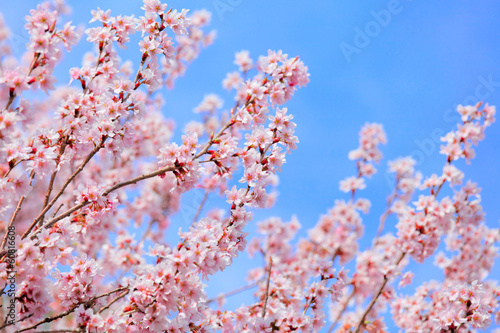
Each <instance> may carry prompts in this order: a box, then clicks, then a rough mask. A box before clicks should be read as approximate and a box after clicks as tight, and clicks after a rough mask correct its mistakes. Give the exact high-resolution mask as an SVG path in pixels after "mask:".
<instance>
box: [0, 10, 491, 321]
mask: <svg viewBox="0 0 500 333" xmlns="http://www.w3.org/2000/svg"><path fill="white" fill-rule="evenodd" d="M390 2H391V1H380V0H371V1H308V2H304V1H290V0H289V1H284V0H277V1H262V0H260V1H257V0H254V1H251V0H232V1H229V0H220V1H212V0H204V1H201V0H197V1H180V0H177V1H170V2H168V4H169V5H170V6H173V7H174V8H177V9H181V8H184V7H185V8H190V9H201V8H206V9H207V10H210V11H212V12H213V14H214V15H213V22H212V27H213V28H214V29H216V30H217V34H218V36H217V39H216V41H215V44H214V45H212V46H210V47H209V48H208V49H206V50H205V51H203V53H202V54H201V57H200V58H199V59H197V60H196V61H195V62H194V63H193V64H192V65H191V67H190V68H189V70H188V73H187V74H186V75H185V77H184V78H181V79H179V80H178V81H177V83H176V88H175V89H174V90H173V91H171V92H167V93H166V94H165V96H166V98H167V105H166V107H165V109H164V113H165V114H166V115H167V116H169V117H173V118H174V119H176V120H177V122H178V128H179V129H181V128H183V126H184V124H186V123H187V121H188V120H190V119H191V118H192V117H193V114H192V112H191V110H192V109H193V108H194V107H195V106H196V105H197V104H198V103H199V101H201V99H202V98H203V95H204V94H206V93H210V92H214V93H219V94H220V95H221V96H223V97H225V98H226V106H229V105H231V101H232V96H230V95H228V94H226V93H224V92H223V91H222V87H221V80H222V79H223V78H224V77H225V74H226V73H227V72H228V71H233V70H235V66H234V65H233V64H232V61H233V57H234V53H235V52H236V51H239V50H242V49H247V50H249V51H250V54H251V55H252V56H253V57H254V59H255V58H256V57H257V56H258V55H260V54H266V53H267V50H268V49H276V50H277V49H282V50H283V51H284V52H286V53H288V54H289V55H291V56H295V55H300V56H301V58H302V60H303V61H304V62H305V63H306V65H307V66H308V67H309V70H310V74H311V77H310V79H311V82H310V84H309V85H308V86H307V87H306V88H304V89H302V90H300V91H299V92H298V93H297V94H296V95H295V96H294V97H293V99H292V101H291V102H290V103H288V105H287V106H288V108H289V110H290V112H291V113H293V114H294V116H295V121H296V123H297V124H298V128H297V135H298V137H299V139H300V145H299V146H298V149H297V151H294V152H293V154H292V155H291V156H289V157H288V158H287V162H288V163H287V165H286V166H285V167H284V168H283V173H282V174H281V176H280V179H281V184H280V187H279V191H280V196H279V200H278V202H277V204H276V206H275V207H274V208H273V209H272V210H267V211H258V212H256V214H255V221H258V220H262V219H264V218H266V217H269V216H281V217H282V218H283V219H284V220H286V221H288V220H289V219H290V217H291V216H292V215H293V214H296V215H297V217H298V218H299V220H300V222H301V223H302V225H303V229H302V231H301V232H302V236H303V235H305V230H307V229H309V228H310V227H312V226H313V225H314V224H315V223H316V221H317V220H318V217H319V216H320V215H321V214H323V213H325V212H326V211H327V209H328V208H330V207H331V206H332V205H333V202H334V200H335V199H338V198H345V196H344V195H343V194H342V193H341V192H340V191H339V189H338V182H339V181H340V180H341V179H343V178H344V177H346V176H349V175H353V174H354V172H355V170H354V165H353V163H352V162H351V161H349V160H348V159H347V153H348V151H349V150H351V149H353V148H355V147H356V146H357V142H358V135H357V133H358V131H359V129H360V127H361V126H362V125H363V124H364V123H365V122H379V123H382V124H383V125H384V128H385V130H386V132H387V135H388V139H389V143H388V144H387V145H386V146H384V147H383V153H384V156H385V159H384V160H383V162H382V163H381V165H379V168H378V169H379V173H378V174H377V175H376V176H375V177H374V178H373V179H370V180H369V181H368V182H367V184H368V187H367V189H366V190H364V191H363V192H362V193H361V196H363V197H367V198H369V199H371V200H372V204H373V207H372V211H371V214H370V215H369V216H368V217H367V218H366V219H365V224H366V234H367V235H370V234H373V233H374V232H375V231H376V228H377V226H378V218H379V216H380V215H381V214H382V212H383V210H384V209H385V198H386V196H387V195H388V194H389V192H390V190H391V185H392V183H390V182H388V180H387V177H386V176H387V173H386V172H385V170H386V169H387V161H388V160H390V159H394V158H397V157H399V156H407V155H413V157H414V158H415V159H417V160H418V162H419V164H418V169H420V170H421V171H422V172H423V173H424V175H430V174H431V173H433V172H436V173H439V172H440V170H441V167H442V165H443V163H444V158H443V156H442V155H440V154H439V144H440V143H439V142H435V141H433V136H432V133H433V132H434V131H441V132H442V133H445V132H448V131H449V130H452V129H453V128H455V126H456V121H457V117H456V116H455V113H454V109H455V108H456V105H458V104H462V103H473V102H475V101H477V100H478V99H483V100H485V101H486V102H489V103H490V104H493V105H498V106H500V22H499V20H498V13H499V12H500V3H498V2H497V1H492V0H489V1H474V2H473V1H466V0H440V1H431V2H430V1H417V0H413V1H410V0H401V1H399V6H397V13H394V14H392V15H391V18H390V20H389V22H388V24H385V26H380V25H378V27H379V29H377V24H376V23H375V22H376V20H375V17H374V13H378V12H380V11H381V10H387V9H388V8H389V7H390V5H389V3H390ZM36 3H37V1H33V0H25V1H17V2H10V1H5V0H2V1H1V2H0V10H1V12H2V13H3V14H4V17H5V19H6V21H7V22H8V24H9V26H10V27H11V28H12V31H13V32H14V33H15V34H16V35H17V37H16V38H17V41H20V42H16V45H17V47H18V48H20V47H22V46H23V44H25V42H26V40H23V38H25V37H23V36H26V33H25V32H24V29H23V28H22V26H23V25H24V20H23V19H22V18H23V17H24V15H25V14H27V13H28V10H29V8H31V7H33V6H34V5H35V4H36ZM231 3H232V4H231ZM69 4H70V5H71V6H72V7H73V9H74V11H73V14H72V15H71V17H70V19H71V20H72V21H73V22H75V23H77V24H80V23H81V24H84V25H86V26H87V25H88V24H87V22H88V21H89V20H90V18H91V16H90V10H91V9H94V8H96V7H97V6H100V7H101V8H106V9H107V8H111V9H112V14H115V15H118V14H132V13H134V14H136V16H138V15H140V13H141V10H140V6H141V2H140V1H69ZM221 4H222V5H224V4H225V5H226V7H225V10H223V11H221V10H219V11H217V5H221ZM367 28H368V29H372V30H370V31H369V33H370V34H371V36H369V37H368V41H366V40H365V41H364V44H363V43H360V42H363V41H360V40H357V41H356V35H357V34H358V33H357V31H358V29H359V30H362V31H364V30H366V29H367ZM342 43H346V44H350V45H351V46H353V47H357V48H358V50H357V51H359V52H358V53H353V54H351V56H349V57H346V55H345V54H344V53H343V51H342V49H341V45H346V44H342ZM89 49H90V45H89V44H88V43H87V42H85V41H83V40H82V41H81V42H80V44H79V46H78V47H75V51H76V52H73V53H72V55H71V56H66V58H65V61H64V63H63V65H62V66H60V67H59V68H58V74H59V75H60V76H59V77H60V78H61V81H62V82H67V81H66V80H67V74H66V73H67V70H68V69H69V68H70V67H72V66H74V65H75V63H76V62H78V63H79V62H80V59H81V55H82V54H83V52H85V51H88V50H89ZM124 54H126V56H125V57H126V58H129V59H131V60H133V61H134V62H135V63H136V66H137V59H138V58H139V53H138V51H137V49H135V48H133V47H132V46H130V47H129V50H128V51H127V53H124ZM488 81H492V82H493V83H492V84H491V83H490V84H488V83H485V82H488ZM178 134H179V133H177V135H178ZM424 142H425V144H423V143H424ZM499 143H500V124H498V123H495V124H493V126H492V127H490V128H489V129H488V130H487V132H486V140H485V141H483V142H481V143H480V145H479V147H478V148H477V150H476V152H477V157H476V158H475V159H474V160H473V162H472V164H471V165H470V166H467V165H465V163H459V164H458V165H459V167H460V168H461V169H462V170H463V171H465V173H466V179H471V180H472V181H474V182H477V183H479V185H480V187H482V188H483V192H482V198H483V201H482V203H483V207H484V211H485V212H486V219H487V223H488V225H489V226H490V227H498V224H499V220H500V202H499V196H498V188H500V167H499V164H500V156H499V154H498V144H499ZM193 200H195V199H193V198H192V197H187V198H186V202H187V204H188V205H189V202H193ZM218 203H219V200H217V199H214V198H211V200H210V201H209V206H214V205H216V204H218ZM222 207H224V208H226V207H225V206H222ZM393 222H394V221H393ZM187 225H188V223H186V218H185V217H182V216H179V217H178V218H177V219H176V222H175V223H174V226H173V229H172V232H174V231H176V230H177V229H178V227H179V226H183V227H184V229H185V228H186V227H187ZM254 229H255V228H254V224H253V225H251V226H249V228H248V230H249V231H252V230H254ZM368 244H369V237H365V239H363V243H362V248H365V247H366V246H368ZM428 261H429V263H427V264H425V265H423V266H422V265H418V266H417V265H415V266H414V267H413V270H414V272H415V273H416V275H417V278H416V279H415V281H417V282H421V281H424V280H428V279H430V278H439V277H440V272H439V270H437V269H435V268H432V259H430V260H428ZM258 264H260V261H258V260H257V261H252V262H249V261H248V260H247V259H246V255H242V256H240V258H238V260H237V261H236V263H235V266H234V267H231V268H230V269H229V270H228V273H229V275H224V274H218V275H216V276H215V277H214V278H213V280H212V281H213V282H211V283H210V294H211V295H216V294H217V293H219V292H222V291H225V290H228V288H229V287H228V286H234V287H238V286H241V285H242V284H244V281H243V279H244V272H245V271H246V269H247V268H248V267H251V266H255V265H258ZM228 276H229V277H230V278H228ZM495 276H496V277H497V278H498V277H500V270H499V269H498V265H497V266H496V267H495V268H494V272H493V273H492V277H495ZM247 294H248V295H249V293H247ZM248 295H247V296H245V295H243V296H241V297H234V298H233V299H231V300H230V301H229V303H228V304H229V305H230V306H237V305H239V304H241V302H243V301H245V300H248ZM387 317H390V315H389V314H387V315H386V318H387Z"/></svg>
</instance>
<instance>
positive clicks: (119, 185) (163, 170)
mask: <svg viewBox="0 0 500 333" xmlns="http://www.w3.org/2000/svg"><path fill="white" fill-rule="evenodd" d="M179 168H180V167H177V166H172V165H169V166H166V167H164V168H161V169H158V170H156V171H153V172H151V173H147V174H143V175H140V176H137V177H135V178H132V179H130V180H127V181H123V182H120V183H116V184H115V185H113V186H111V187H110V188H108V189H107V190H105V191H104V192H103V194H102V195H103V196H108V195H109V194H110V193H111V192H113V191H116V190H117V189H119V188H122V187H124V186H127V185H130V184H136V183H137V182H138V181H141V180H144V179H147V178H152V177H156V176H158V175H161V174H164V173H166V172H169V171H173V170H176V169H179ZM91 203H92V202H91V201H86V202H82V203H79V204H77V205H75V206H73V207H72V208H70V209H68V210H67V211H66V212H64V213H62V214H61V215H58V216H56V217H54V218H53V219H51V220H50V221H48V222H47V223H46V224H44V225H43V226H42V227H40V228H39V229H38V230H37V231H35V232H34V233H33V235H32V237H33V236H35V235H37V234H38V233H39V232H40V231H41V230H42V229H44V228H50V227H52V226H53V225H54V224H55V223H56V222H57V221H60V220H62V219H63V218H65V217H67V216H70V215H71V214H72V213H73V212H75V211H77V210H78V209H80V208H82V207H85V206H87V205H89V204H91Z"/></svg>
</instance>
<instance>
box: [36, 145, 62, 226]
mask: <svg viewBox="0 0 500 333" xmlns="http://www.w3.org/2000/svg"><path fill="white" fill-rule="evenodd" d="M61 140H62V141H61V146H60V147H59V155H58V156H57V160H58V161H59V160H60V158H61V156H62V155H63V154H64V151H65V150H66V145H67V142H68V140H67V136H63V137H62V138H61ZM58 163H59V162H58ZM57 169H58V168H57V167H56V169H55V170H54V172H53V173H52V175H51V176H50V180H49V187H48V188H47V193H45V200H44V201H43V206H42V209H44V208H45V207H47V205H48V203H49V200H50V194H51V193H52V189H53V188H54V181H55V179H56V175H57ZM44 218H45V214H44V215H42V217H41V218H40V224H42V223H43V219H44Z"/></svg>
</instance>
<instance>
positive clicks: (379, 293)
mask: <svg viewBox="0 0 500 333" xmlns="http://www.w3.org/2000/svg"><path fill="white" fill-rule="evenodd" d="M405 256H406V253H405V252H402V253H401V255H400V256H399V258H398V260H397V261H396V266H397V265H399V263H400V262H401V261H402V260H403V258H404V257H405ZM387 282H389V278H388V277H387V275H385V276H384V282H382V285H381V286H380V288H379V290H378V292H377V294H376V295H375V297H373V298H372V300H371V302H370V304H369V305H368V307H367V308H366V310H365V312H363V316H361V319H360V321H359V322H358V326H357V327H356V329H355V330H354V333H359V332H360V331H361V327H363V325H364V324H365V320H366V316H367V315H368V313H369V312H370V311H371V309H372V308H373V306H374V305H375V303H376V302H377V300H378V298H379V297H380V295H382V292H383V291H384V288H385V286H386V285H387Z"/></svg>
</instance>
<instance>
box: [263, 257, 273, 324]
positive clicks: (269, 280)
mask: <svg viewBox="0 0 500 333" xmlns="http://www.w3.org/2000/svg"><path fill="white" fill-rule="evenodd" d="M272 268H273V257H269V272H268V275H267V283H266V297H265V298H264V306H263V307H262V319H264V318H265V317H266V307H267V299H268V298H269V283H270V282H271V269H272Z"/></svg>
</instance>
